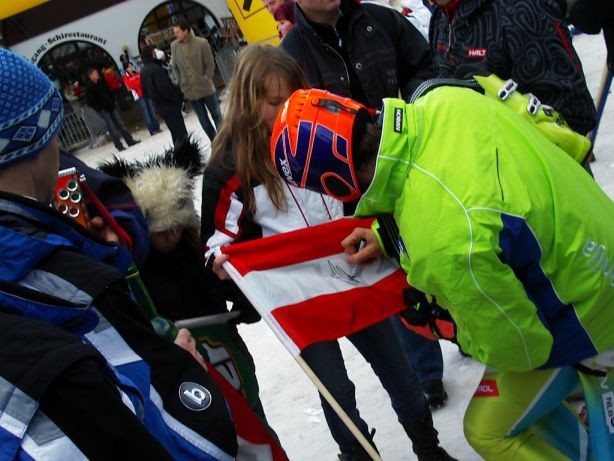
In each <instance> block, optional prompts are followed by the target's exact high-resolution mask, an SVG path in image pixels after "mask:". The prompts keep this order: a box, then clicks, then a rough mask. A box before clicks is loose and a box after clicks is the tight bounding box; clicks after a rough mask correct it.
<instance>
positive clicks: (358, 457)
mask: <svg viewBox="0 0 614 461" xmlns="http://www.w3.org/2000/svg"><path fill="white" fill-rule="evenodd" d="M374 435H375V428H373V429H371V433H370V434H369V435H365V437H366V438H367V440H368V441H369V443H370V444H371V446H373V448H375V451H377V447H376V446H375V443H373V436H374ZM340 449H341V453H339V454H338V455H337V457H338V458H339V461H372V458H371V456H370V455H369V453H367V451H366V450H365V449H364V448H363V447H362V445H361V444H359V443H358V442H356V446H353V447H342V448H340ZM377 452H378V453H379V451H377Z"/></svg>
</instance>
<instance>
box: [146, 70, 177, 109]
mask: <svg viewBox="0 0 614 461" xmlns="http://www.w3.org/2000/svg"><path fill="white" fill-rule="evenodd" d="M141 86H142V87H143V96H144V97H145V98H149V99H151V100H152V101H153V102H154V105H155V106H156V110H158V111H159V112H160V113H165V112H166V111H167V110H168V108H169V107H173V106H176V105H178V104H181V103H182V102H183V93H182V92H181V90H180V89H179V87H178V86H176V85H174V84H173V82H172V81H171V78H170V76H169V75H168V72H167V71H166V70H165V69H164V68H163V67H162V64H161V63H160V61H157V60H155V61H149V62H145V64H144V65H143V68H142V69H141Z"/></svg>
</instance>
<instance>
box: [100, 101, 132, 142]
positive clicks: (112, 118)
mask: <svg viewBox="0 0 614 461" xmlns="http://www.w3.org/2000/svg"><path fill="white" fill-rule="evenodd" d="M97 113H98V115H100V118H102V120H104V124H105V125H106V127H107V131H108V132H109V134H110V135H111V139H112V140H113V144H115V147H116V148H117V149H120V150H121V149H123V148H124V146H122V142H121V140H120V139H119V137H118V136H117V133H115V129H114V127H115V128H117V130H118V131H119V132H120V133H121V135H122V136H123V137H124V139H125V140H126V142H127V143H128V145H129V146H130V145H132V144H134V139H132V135H131V134H130V132H129V131H128V130H127V129H126V125H124V121H123V120H122V119H121V117H120V116H119V114H118V113H117V111H116V110H113V111H112V112H109V111H106V110H99V111H97Z"/></svg>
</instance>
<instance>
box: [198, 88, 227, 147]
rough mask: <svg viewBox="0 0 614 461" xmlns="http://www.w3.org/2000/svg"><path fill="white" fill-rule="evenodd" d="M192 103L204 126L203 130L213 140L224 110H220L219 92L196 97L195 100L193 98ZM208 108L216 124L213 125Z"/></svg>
mask: <svg viewBox="0 0 614 461" xmlns="http://www.w3.org/2000/svg"><path fill="white" fill-rule="evenodd" d="M190 105H191V106H192V109H194V112H195V113H196V116H197V117H198V121H199V122H200V124H201V126H202V127H203V130H205V133H206V134H207V137H208V138H209V141H211V142H213V138H215V134H216V133H217V130H216V128H219V126H220V124H221V123H222V112H221V110H220V101H219V99H218V97H217V93H213V94H210V95H209V96H205V97H204V98H200V99H195V100H193V101H192V100H191V101H190ZM207 109H209V112H211V117H213V121H214V122H215V126H213V124H212V123H211V120H210V119H209V115H208V114H207Z"/></svg>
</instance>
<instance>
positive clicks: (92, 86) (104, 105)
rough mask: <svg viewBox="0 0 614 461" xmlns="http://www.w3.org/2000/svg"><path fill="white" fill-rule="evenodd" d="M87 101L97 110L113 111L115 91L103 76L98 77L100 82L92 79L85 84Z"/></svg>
mask: <svg viewBox="0 0 614 461" xmlns="http://www.w3.org/2000/svg"><path fill="white" fill-rule="evenodd" d="M85 102H86V103H87V105H88V106H90V107H91V108H92V109H94V110H95V111H101V110H106V111H107V112H113V110H114V109H115V98H114V97H113V93H111V89H110V88H109V87H108V86H107V84H106V82H105V81H104V79H103V78H102V77H101V78H99V79H98V83H94V82H92V81H91V80H90V81H88V83H87V85H85Z"/></svg>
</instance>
